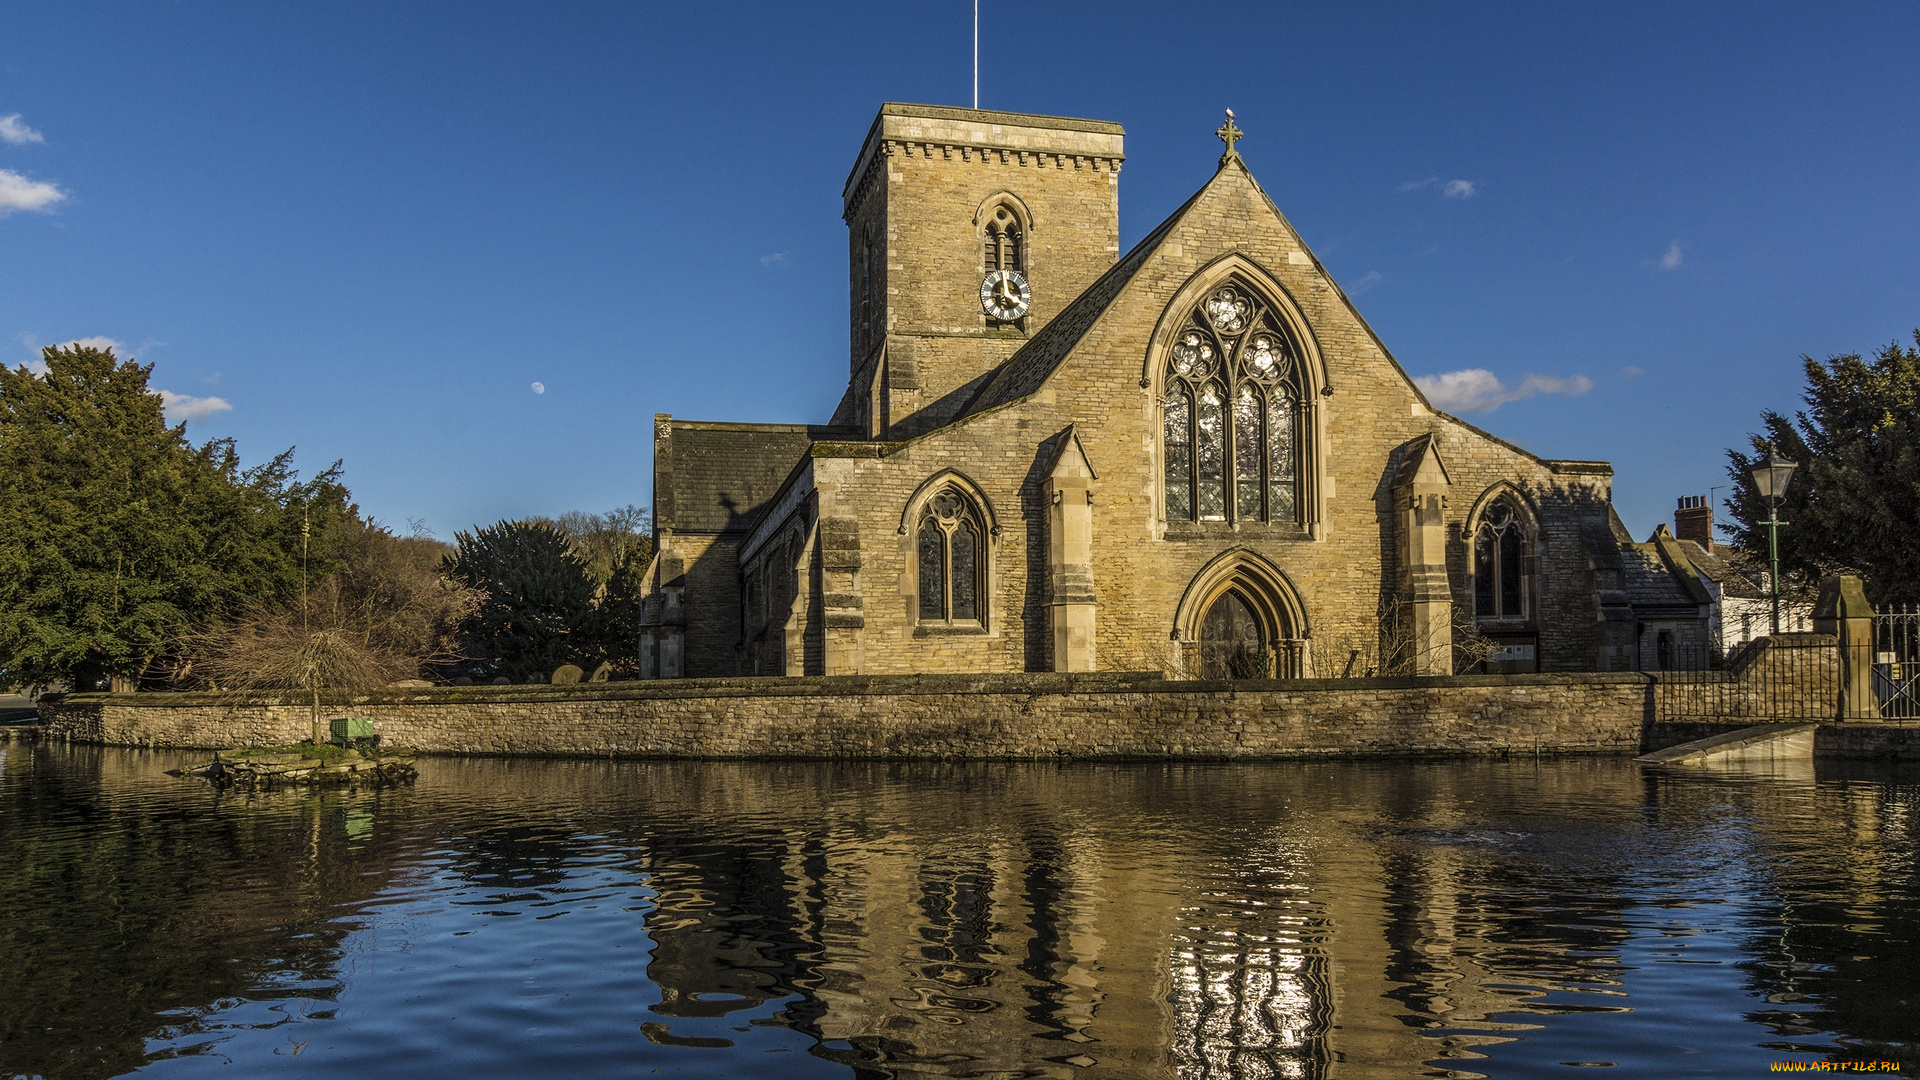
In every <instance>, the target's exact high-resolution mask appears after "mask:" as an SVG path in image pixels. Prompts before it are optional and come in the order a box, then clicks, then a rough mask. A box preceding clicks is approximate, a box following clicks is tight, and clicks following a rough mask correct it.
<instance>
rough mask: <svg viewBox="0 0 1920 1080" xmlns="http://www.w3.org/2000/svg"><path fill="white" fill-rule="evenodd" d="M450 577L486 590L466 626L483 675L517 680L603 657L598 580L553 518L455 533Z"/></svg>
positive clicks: (470, 649)
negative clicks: (598, 641)
mask: <svg viewBox="0 0 1920 1080" xmlns="http://www.w3.org/2000/svg"><path fill="white" fill-rule="evenodd" d="M445 566H446V572H447V575H448V576H449V577H452V578H454V579H455V580H457V581H460V582H462V583H463V584H465V585H466V586H467V587H469V588H471V589H475V590H477V591H479V592H481V593H483V594H485V596H484V598H483V599H482V600H481V601H480V605H479V608H478V610H476V611H475V612H474V613H473V614H472V615H471V616H469V617H468V618H467V620H466V623H465V624H464V632H465V636H466V639H467V655H469V656H471V657H474V658H476V660H477V661H478V671H477V673H478V674H481V675H505V676H506V677H508V678H510V679H512V680H513V681H515V682H522V681H525V680H526V679H527V677H528V676H536V675H537V676H545V675H548V674H550V673H551V672H552V671H553V670H554V669H555V668H558V667H560V666H561V665H562V664H579V665H581V666H582V667H586V666H589V665H590V664H592V663H595V662H596V656H597V653H598V649H597V648H596V646H595V643H594V641H593V637H594V635H593V632H592V624H593V622H594V611H593V594H594V584H593V579H592V578H591V577H590V576H589V575H588V573H587V567H586V563H585V562H583V561H582V560H581V559H580V557H579V556H578V555H576V554H574V551H573V545H572V543H571V542H570V541H569V540H568V538H567V536H566V534H565V533H562V532H561V531H560V530H559V529H557V528H555V527H554V526H553V525H552V524H551V523H550V522H543V521H502V522H499V523H497V524H495V525H492V526H489V527H487V528H483V529H475V530H474V531H473V532H472V533H471V534H469V533H456V534H455V550H454V552H453V554H451V555H449V556H447V560H446V564H445Z"/></svg>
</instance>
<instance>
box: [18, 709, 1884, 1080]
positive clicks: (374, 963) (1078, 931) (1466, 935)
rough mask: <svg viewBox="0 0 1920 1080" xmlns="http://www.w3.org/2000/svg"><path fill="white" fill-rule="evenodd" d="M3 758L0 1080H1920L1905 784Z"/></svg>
mask: <svg viewBox="0 0 1920 1080" xmlns="http://www.w3.org/2000/svg"><path fill="white" fill-rule="evenodd" d="M188 760H198V758H191V759H190V758H189V757H188V756H187V755H180V754H170V753H151V752H142V751H131V750H99V749H91V748H65V747H59V746H49V745H31V744H13V745H10V746H9V745H8V744H0V1077H13V1076H38V1077H47V1078H50V1080H53V1078H59V1080H64V1078H91V1077H107V1076H118V1075H122V1074H126V1073H135V1072H137V1073H141V1074H143V1075H151V1076H155V1077H185V1076H193V1077H198V1076H222V1077H264V1076H281V1075H286V1076H301V1077H335V1076H337V1077H375V1076H396V1077H410V1078H412V1077H461V1078H478V1077H646V1076H652V1075H656V1074H657V1075H660V1076H676V1077H695V1076H700V1077H705V1076H711V1077H755V1076H769V1077H780V1078H782V1080H798V1078H801V1077H891V1076H915V1077H918V1076H941V1077H945V1076H952V1077H1013V1076H1023V1077H1026V1076H1047V1077H1174V1076H1177V1077H1322V1076H1326V1077H1407V1076H1455V1077H1471V1076H1492V1077H1525V1076H1548V1075H1567V1073H1568V1070H1569V1069H1572V1068H1583V1067H1600V1068H1606V1067H1610V1068H1613V1069H1615V1070H1616V1071H1615V1072H1614V1074H1613V1075H1619V1076H1635V1077H1651V1076H1660V1077H1666V1076H1758V1075H1761V1074H1764V1073H1767V1072H1768V1071H1769V1063H1770V1062H1774V1061H1824V1060H1836V1061H1840V1060H1844V1061H1889V1060H1899V1061H1901V1063H1902V1067H1903V1068H1904V1069H1905V1070H1906V1071H1907V1072H1908V1074H1909V1075H1912V1074H1914V1072H1915V1071H1916V1070H1915V1066H1916V1065H1920V1060H1915V1059H1916V1058H1917V1057H1920V1045H1917V1044H1916V1036H1920V993H1916V989H1917V988H1920V903H1917V902H1916V901H1917V900H1920V895H1917V891H1916V890H1917V887H1920V883H1917V882H1916V874H1915V857H1916V849H1917V848H1920V783H1916V781H1920V777H1915V776H1912V775H1906V776H1901V775H1895V774H1877V775H1876V774H1855V775H1851V776H1849V775H1838V774H1837V775H1831V776H1830V775H1827V774H1826V773H1825V772H1824V771H1823V772H1822V773H1821V774H1820V775H1818V776H1813V775H1807V776H1801V777H1784V778H1783V777H1773V778H1757V777H1744V778H1743V777H1736V776H1720V777H1708V776H1693V777H1674V776H1665V775H1652V774H1647V773H1643V772H1642V771H1641V769H1640V768H1639V767H1637V766H1635V765H1632V764H1631V763H1628V762H1625V761H1622V760H1619V759H1604V760H1564V759H1563V760H1545V761H1540V762H1535V761H1533V760H1531V759H1529V760H1524V761H1511V762H1468V763H1459V762H1450V763H1440V764H1432V763H1429V764H1421V763H1339V764H1272V765H1240V766H1204V765H1129V766H1047V765H1003V764H968V765H932V764H928V765H897V764H896V765H887V764H873V765H869V764H713V763H692V764H682V763H676V764H655V763H638V762H621V763H612V762H560V761H503V760H453V759H448V760H424V761H423V762H422V763H421V768H420V780H419V782H418V784H417V785H415V786H413V787H410V788H403V789H388V790H380V791H354V792H332V793H323V794H316V793H307V792H283V793H274V794H268V795H254V796H245V795H238V794H218V793H216V792H214V791H213V790H212V789H211V788H209V787H207V786H205V785H204V784H201V783H197V782H193V781H187V780H178V779H174V778H172V777H169V776H166V775H164V773H163V772H162V770H164V769H166V768H169V767H173V766H177V765H179V764H182V763H184V762H186V761H188Z"/></svg>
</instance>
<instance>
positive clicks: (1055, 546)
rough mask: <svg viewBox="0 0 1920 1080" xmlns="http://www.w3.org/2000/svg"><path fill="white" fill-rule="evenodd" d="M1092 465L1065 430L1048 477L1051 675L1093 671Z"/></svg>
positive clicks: (1071, 433) (1048, 589)
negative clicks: (1056, 672) (1052, 671)
mask: <svg viewBox="0 0 1920 1080" xmlns="http://www.w3.org/2000/svg"><path fill="white" fill-rule="evenodd" d="M1095 479H1097V478H1096V477H1095V476H1094V472H1093V466H1091V465H1089V464H1088V463H1087V454H1086V450H1085V449H1084V448H1083V447H1081V445H1080V438H1079V436H1078V435H1076V434H1074V431H1073V429H1072V428H1071V427H1069V428H1068V429H1067V430H1066V432H1065V433H1064V435H1063V437H1062V438H1061V439H1060V450H1059V453H1058V454H1057V456H1056V457H1055V460H1054V464H1053V470H1052V472H1051V473H1050V474H1049V475H1048V477H1047V489H1046V491H1047V507H1048V509H1047V643H1048V653H1049V659H1050V660H1051V662H1052V668H1053V670H1055V671H1092V670H1093V669H1094V653H1093V640H1094V610H1095V601H1094V595H1093V481H1094V480H1095Z"/></svg>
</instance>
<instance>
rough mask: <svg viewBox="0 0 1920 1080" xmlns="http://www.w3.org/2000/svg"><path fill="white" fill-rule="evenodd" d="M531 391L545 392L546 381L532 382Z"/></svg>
mask: <svg viewBox="0 0 1920 1080" xmlns="http://www.w3.org/2000/svg"><path fill="white" fill-rule="evenodd" d="M533 392H534V393H536V394H544V393H546V392H547V384H546V383H543V382H537V383H534V384H533Z"/></svg>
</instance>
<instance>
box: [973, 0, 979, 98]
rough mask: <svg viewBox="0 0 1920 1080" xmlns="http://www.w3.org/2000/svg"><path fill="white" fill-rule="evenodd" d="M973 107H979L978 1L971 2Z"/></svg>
mask: <svg viewBox="0 0 1920 1080" xmlns="http://www.w3.org/2000/svg"><path fill="white" fill-rule="evenodd" d="M973 107H974V108H976V109H977V108H979V107H980V0H973Z"/></svg>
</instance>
